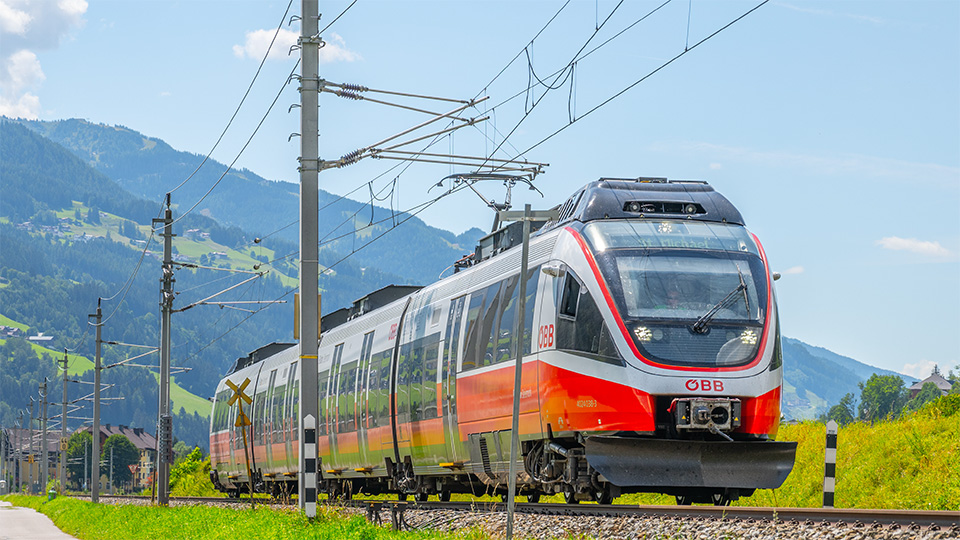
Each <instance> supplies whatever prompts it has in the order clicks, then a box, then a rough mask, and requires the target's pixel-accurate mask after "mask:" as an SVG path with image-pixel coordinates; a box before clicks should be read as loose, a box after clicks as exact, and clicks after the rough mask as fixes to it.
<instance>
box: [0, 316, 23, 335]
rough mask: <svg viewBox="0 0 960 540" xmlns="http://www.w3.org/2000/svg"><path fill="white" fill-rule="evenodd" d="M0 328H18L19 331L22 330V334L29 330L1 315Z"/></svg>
mask: <svg viewBox="0 0 960 540" xmlns="http://www.w3.org/2000/svg"><path fill="white" fill-rule="evenodd" d="M0 326H12V327H14V328H19V329H20V330H23V331H24V332H26V331H27V329H28V328H29V327H28V326H27V325H25V324H20V323H18V322H17V321H15V320H13V319H11V318H9V317H5V316H3V315H0Z"/></svg>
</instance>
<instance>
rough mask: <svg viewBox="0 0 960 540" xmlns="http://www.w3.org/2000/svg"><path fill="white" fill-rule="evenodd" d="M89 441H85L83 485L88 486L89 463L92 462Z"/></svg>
mask: <svg viewBox="0 0 960 540" xmlns="http://www.w3.org/2000/svg"><path fill="white" fill-rule="evenodd" d="M87 448H89V447H88V446H87V441H86V440H84V441H83V487H84V488H86V487H87V486H89V485H90V469H89V468H88V467H87V465H88V464H89V463H90V454H89V453H87Z"/></svg>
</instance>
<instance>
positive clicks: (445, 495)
mask: <svg viewBox="0 0 960 540" xmlns="http://www.w3.org/2000/svg"><path fill="white" fill-rule="evenodd" d="M438 498H439V499H440V501H441V502H450V491H449V490H446V489H445V490H443V491H441V492H440V495H439V497H438Z"/></svg>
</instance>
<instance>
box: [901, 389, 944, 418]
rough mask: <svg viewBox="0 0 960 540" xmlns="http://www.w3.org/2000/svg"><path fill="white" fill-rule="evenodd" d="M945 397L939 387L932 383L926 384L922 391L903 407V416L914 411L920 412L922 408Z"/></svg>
mask: <svg viewBox="0 0 960 540" xmlns="http://www.w3.org/2000/svg"><path fill="white" fill-rule="evenodd" d="M941 397H943V392H941V391H940V389H939V388H937V385H935V384H933V383H932V382H928V383H925V384H924V385H923V387H922V388H921V389H920V391H919V392H918V393H917V395H916V397H914V398H913V399H911V400H910V401H908V402H907V404H906V405H904V406H903V413H902V414H903V415H906V414H907V413H911V412H913V411H918V410H920V407H923V406H924V405H925V404H927V403H929V402H931V401H936V400H938V399H940V398H941Z"/></svg>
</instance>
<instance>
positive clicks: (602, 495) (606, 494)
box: [593, 489, 613, 504]
mask: <svg viewBox="0 0 960 540" xmlns="http://www.w3.org/2000/svg"><path fill="white" fill-rule="evenodd" d="M593 498H594V499H596V500H597V504H613V495H612V494H611V493H610V490H609V489H600V490H597V492H596V493H594V494H593Z"/></svg>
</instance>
